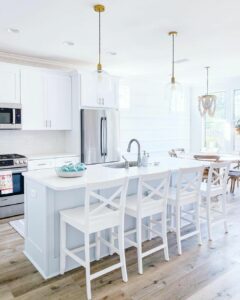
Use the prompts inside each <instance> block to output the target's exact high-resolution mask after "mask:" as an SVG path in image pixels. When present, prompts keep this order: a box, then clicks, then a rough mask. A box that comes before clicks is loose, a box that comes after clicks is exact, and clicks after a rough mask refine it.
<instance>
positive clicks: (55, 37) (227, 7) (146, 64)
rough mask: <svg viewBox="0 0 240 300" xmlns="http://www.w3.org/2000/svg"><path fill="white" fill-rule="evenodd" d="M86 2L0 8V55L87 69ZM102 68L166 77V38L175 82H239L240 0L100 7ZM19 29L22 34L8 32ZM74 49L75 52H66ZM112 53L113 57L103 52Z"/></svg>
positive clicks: (89, 14)
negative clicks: (207, 68)
mask: <svg viewBox="0 0 240 300" xmlns="http://www.w3.org/2000/svg"><path fill="white" fill-rule="evenodd" d="M96 3H97V1H91V0H7V1H6V0H0V5H1V9H0V51H4V52H11V53H17V54H21V55H30V56H36V57H40V58H44V59H54V60H60V61H67V62H70V63H76V64H81V63H87V64H89V66H91V67H92V68H94V64H95V63H96V60H97V26H98V16H97V14H96V13H95V12H94V11H93V9H92V6H93V5H94V4H96ZM100 3H103V4H105V5H106V12H105V13H104V14H103V15H102V29H103V32H102V41H103V52H104V53H103V64H104V66H105V69H106V70H110V71H112V72H115V73H119V74H123V73H125V74H133V73H135V74H143V73H144V74H155V75H158V76H161V77H162V78H163V80H165V78H166V76H168V75H169V73H170V58H171V57H170V55H171V40H170V38H169V36H168V35H167V33H168V31H170V30H177V31H178V32H179V35H178V37H177V38H176V60H178V59H185V58H187V59H188V60H189V61H188V62H185V63H181V64H177V66H176V72H177V78H178V79H179V81H180V79H181V80H182V79H183V78H184V80H186V81H187V80H188V81H189V80H191V79H192V78H198V77H199V76H200V78H203V76H204V73H203V72H204V70H203V67H204V66H206V65H210V66H212V71H211V72H212V73H211V74H212V77H213V78H214V77H225V76H236V75H240V59H239V56H240V55H239V53H240V39H239V28H240V17H239V11H240V1H239V0H200V1H194V0H181V1H180V0H147V1H146V0H105V1H101V2H100ZM9 27H11V28H18V29H19V30H20V31H21V32H20V33H19V34H13V33H9V32H8V31H7V28H9ZM66 40H67V41H72V42H74V43H75V45H74V46H66V45H63V43H62V42H63V41H66ZM109 51H113V52H117V55H115V56H112V55H109V54H108V53H107V52H109Z"/></svg>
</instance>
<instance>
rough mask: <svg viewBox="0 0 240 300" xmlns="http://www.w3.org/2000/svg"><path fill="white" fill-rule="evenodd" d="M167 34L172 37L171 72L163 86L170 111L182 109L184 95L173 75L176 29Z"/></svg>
mask: <svg viewBox="0 0 240 300" xmlns="http://www.w3.org/2000/svg"><path fill="white" fill-rule="evenodd" d="M168 35H169V36H171V37H172V74H171V81H170V83H169V84H167V86H166V88H165V100H167V101H168V104H169V111H170V112H180V111H182V110H183V107H182V106H183V98H184V95H183V89H182V86H181V85H180V83H178V82H177V81H176V77H175V37H176V35H177V31H170V32H169V33H168Z"/></svg>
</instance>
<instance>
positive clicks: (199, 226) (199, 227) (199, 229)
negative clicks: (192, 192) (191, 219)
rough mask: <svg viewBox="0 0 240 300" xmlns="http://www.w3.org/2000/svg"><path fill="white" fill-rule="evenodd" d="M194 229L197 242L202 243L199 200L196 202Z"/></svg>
mask: <svg viewBox="0 0 240 300" xmlns="http://www.w3.org/2000/svg"><path fill="white" fill-rule="evenodd" d="M195 209H196V229H197V231H198V244H199V245H202V236H201V225H200V201H199V202H198V203H196V207H195Z"/></svg>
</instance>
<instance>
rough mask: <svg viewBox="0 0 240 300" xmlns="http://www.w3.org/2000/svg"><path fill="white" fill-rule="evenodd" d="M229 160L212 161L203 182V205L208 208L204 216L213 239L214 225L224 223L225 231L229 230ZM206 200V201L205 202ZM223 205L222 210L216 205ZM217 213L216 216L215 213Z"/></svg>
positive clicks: (210, 238) (210, 237)
mask: <svg viewBox="0 0 240 300" xmlns="http://www.w3.org/2000/svg"><path fill="white" fill-rule="evenodd" d="M229 167H230V163H229V162H216V163H211V165H210V168H209V173H208V180H207V182H202V184H201V195H202V198H203V201H202V206H203V207H204V208H205V209H206V215H205V216H204V217H203V219H205V220H206V221H207V226H208V238H209V240H210V241H211V240H212V225H215V224H219V222H223V223H224V228H225V233H227V232H228V228H227V219H226V213H227V212H226V199H227V179H228V173H229ZM204 201H205V202H204ZM217 204H218V205H221V207H220V210H219V209H218V208H216V205H217ZM214 214H215V216H214V218H213V215H214ZM216 215H217V217H216Z"/></svg>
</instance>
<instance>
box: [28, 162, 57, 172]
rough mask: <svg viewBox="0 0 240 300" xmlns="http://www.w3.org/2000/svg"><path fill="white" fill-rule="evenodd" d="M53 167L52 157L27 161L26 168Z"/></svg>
mask: <svg viewBox="0 0 240 300" xmlns="http://www.w3.org/2000/svg"><path fill="white" fill-rule="evenodd" d="M54 167H55V163H54V159H37V160H30V161H28V170H29V171H33V170H41V169H51V168H54Z"/></svg>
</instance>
